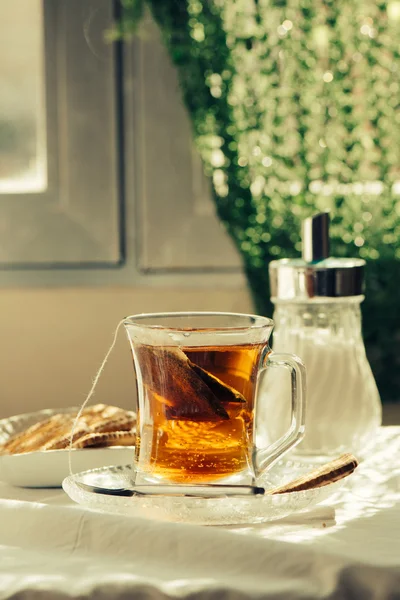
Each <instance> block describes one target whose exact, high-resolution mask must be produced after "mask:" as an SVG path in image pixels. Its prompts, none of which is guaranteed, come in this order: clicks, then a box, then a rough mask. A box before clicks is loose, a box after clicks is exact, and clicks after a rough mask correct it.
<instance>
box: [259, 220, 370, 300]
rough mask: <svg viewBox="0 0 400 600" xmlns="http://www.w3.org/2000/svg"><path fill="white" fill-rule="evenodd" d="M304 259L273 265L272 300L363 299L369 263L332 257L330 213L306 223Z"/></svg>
mask: <svg viewBox="0 0 400 600" xmlns="http://www.w3.org/2000/svg"><path fill="white" fill-rule="evenodd" d="M302 242H303V252H302V256H303V257H302V259H294V260H293V259H283V260H273V261H271V262H270V264H269V278H270V289H271V300H272V301H273V302H274V301H277V300H286V301H290V300H294V301H307V300H312V299H315V300H321V299H323V298H341V297H349V296H361V295H362V294H363V283H364V265H365V261H364V260H362V259H359V258H332V257H329V213H328V212H325V213H319V214H317V215H314V216H313V217H310V218H309V219H305V221H303V227H302Z"/></svg>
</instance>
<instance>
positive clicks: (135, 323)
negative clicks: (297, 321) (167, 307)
mask: <svg viewBox="0 0 400 600" xmlns="http://www.w3.org/2000/svg"><path fill="white" fill-rule="evenodd" d="M163 317H165V318H166V319H169V318H174V317H176V318H179V317H237V318H238V319H241V318H247V319H250V320H253V323H248V324H247V325H232V326H220V327H210V326H204V327H201V326H200V327H179V326H176V327H173V326H171V325H168V326H167V325H157V324H154V323H144V322H141V321H142V320H143V321H145V320H146V319H151V318H155V319H162V318H163ZM123 324H124V325H125V326H127V325H129V326H130V327H137V328H140V329H150V330H157V331H177V332H179V331H195V332H196V333H202V332H204V333H209V332H210V331H221V332H227V331H254V330H260V331H262V330H263V329H268V328H272V327H273V325H274V322H273V320H272V319H270V318H269V317H264V316H261V315H254V314H251V313H236V312H219V311H170V312H154V313H138V314H135V315H128V316H127V317H124V319H123Z"/></svg>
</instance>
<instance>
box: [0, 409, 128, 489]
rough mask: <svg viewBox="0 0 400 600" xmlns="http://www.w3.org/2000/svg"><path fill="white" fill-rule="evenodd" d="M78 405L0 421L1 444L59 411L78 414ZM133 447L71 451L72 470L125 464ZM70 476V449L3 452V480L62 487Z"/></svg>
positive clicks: (0, 461) (21, 484)
mask: <svg viewBox="0 0 400 600" xmlns="http://www.w3.org/2000/svg"><path fill="white" fill-rule="evenodd" d="M77 411H78V409H77V408H67V409H60V408H57V409H46V410H40V411H38V412H33V413H26V414H23V415H16V416H14V417H10V418H9V419H2V420H0V443H2V442H5V441H6V440H7V439H8V438H10V437H11V436H12V435H15V434H16V433H19V432H21V431H24V429H27V428H28V427H30V426H31V425H34V424H35V423H38V422H39V421H42V420H44V419H47V418H48V417H51V416H52V415H54V414H57V413H72V412H74V413H75V414H76V413H77ZM133 452H134V448H133V446H111V447H109V448H84V449H82V450H77V449H76V450H73V451H72V469H73V472H80V471H86V470H87V469H95V468H97V467H104V466H109V465H126V464H128V463H130V462H132V460H133ZM67 475H69V464H68V450H47V451H46V452H27V453H24V454H5V455H0V481H5V482H6V483H10V484H11V485H16V486H19V487H38V488H40V487H61V484H62V481H63V479H65V477H67Z"/></svg>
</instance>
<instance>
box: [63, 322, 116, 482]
mask: <svg viewBox="0 0 400 600" xmlns="http://www.w3.org/2000/svg"><path fill="white" fill-rule="evenodd" d="M124 321H125V318H124V319H121V320H120V322H119V323H118V325H117V327H116V329H115V331H114V337H113V340H112V342H111V346H110V347H109V349H108V351H107V353H106V355H105V357H104V359H103V362H102V363H101V365H100V368H99V370H98V371H97V373H96V376H95V378H94V379H93V384H92V387H91V388H90V391H89V393H88V395H87V396H86V399H85V401H84V402H83V404H82V406H81V407H80V409H79V412H78V414H77V415H76V417H75V420H74V423H73V425H72V429H71V436H70V439H69V447H68V466H69V474H70V475H73V474H74V473H73V471H72V444H73V442H74V434H75V429H76V426H77V424H78V421H79V419H80V418H81V416H82V413H83V411H84V410H85V408H86V406H87V404H88V402H89V400H90V399H91V397H92V396H93V394H94V391H95V389H96V386H97V383H98V381H99V379H100V376H101V374H102V373H103V371H104V367H105V366H106V363H107V361H108V359H109V357H110V354H111V352H112V351H113V350H114V347H115V344H116V343H117V337H118V333H119V330H120V328H121V325H123V324H124Z"/></svg>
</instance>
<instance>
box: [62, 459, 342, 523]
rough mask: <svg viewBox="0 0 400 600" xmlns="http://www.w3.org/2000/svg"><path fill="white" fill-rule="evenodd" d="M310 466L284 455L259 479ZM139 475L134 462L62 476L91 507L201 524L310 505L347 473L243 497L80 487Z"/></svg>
mask: <svg viewBox="0 0 400 600" xmlns="http://www.w3.org/2000/svg"><path fill="white" fill-rule="evenodd" d="M309 471H310V464H309V463H305V462H300V461H294V460H284V459H282V460H280V461H279V462H278V463H276V464H275V465H274V466H273V467H272V468H271V469H270V470H269V471H268V473H267V475H266V476H265V478H264V479H262V480H258V481H257V485H261V486H263V487H265V488H266V489H268V488H272V487H275V486H278V485H283V484H285V483H288V482H289V481H291V480H293V479H295V478H296V477H299V476H300V475H304V474H305V473H307V472H309ZM134 476H135V472H134V467H133V466H132V465H126V466H124V467H121V466H113V467H103V468H100V469H92V470H90V471H84V472H81V473H75V474H74V475H70V476H69V477H67V478H66V479H64V481H63V488H64V491H65V492H66V493H67V494H68V496H69V497H70V498H71V499H72V500H74V501H75V502H77V503H78V504H81V505H83V506H86V507H87V508H89V509H93V510H97V511H103V512H111V513H116V514H122V515H131V516H134V517H142V518H147V519H157V520H161V521H174V522H179V523H192V524H201V525H237V524H245V523H248V524H251V523H263V522H265V521H274V520H276V519H281V518H283V517H286V516H288V515H290V514H292V513H295V512H299V511H303V510H306V509H310V508H311V507H312V506H314V505H316V504H319V503H320V502H322V501H323V500H326V499H327V498H329V497H330V496H332V494H334V493H335V492H336V491H337V489H338V488H339V487H340V486H341V485H342V483H343V481H344V480H343V479H342V480H339V481H337V482H335V483H331V484H329V485H326V486H324V487H321V488H314V489H312V490H305V491H301V492H290V493H285V494H277V495H275V496H274V495H264V496H243V497H237V496H235V497H214V498H196V497H186V496H185V497H176V496H132V497H124V496H113V495H104V494H98V493H96V492H92V491H89V490H86V489H82V487H80V486H79V483H83V484H85V485H88V486H94V487H101V488H106V489H108V490H115V489H120V488H124V487H129V486H130V482H131V481H132V479H133V478H134Z"/></svg>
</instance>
